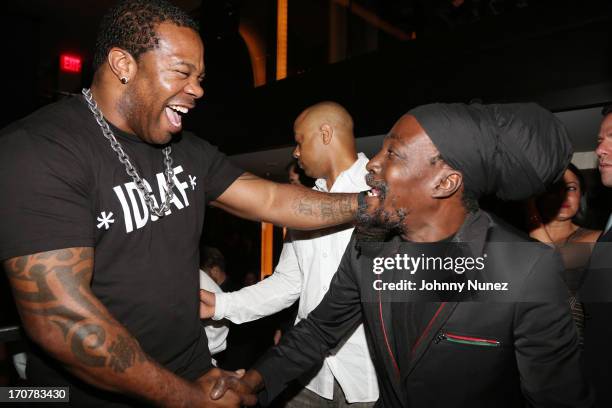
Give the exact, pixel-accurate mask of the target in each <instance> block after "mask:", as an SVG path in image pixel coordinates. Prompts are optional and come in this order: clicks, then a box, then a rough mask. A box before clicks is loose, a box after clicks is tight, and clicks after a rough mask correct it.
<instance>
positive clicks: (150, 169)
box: [0, 96, 242, 382]
mask: <svg viewBox="0 0 612 408" xmlns="http://www.w3.org/2000/svg"><path fill="white" fill-rule="evenodd" d="M113 131H114V133H115V136H116V138H117V140H118V141H119V143H121V145H122V146H123V149H124V150H125V152H126V153H127V154H128V156H129V157H130V159H131V161H132V164H133V165H134V166H135V167H136V168H137V170H138V172H139V174H140V176H141V177H142V178H143V179H144V180H145V181H146V184H148V185H149V186H150V188H151V189H152V191H153V192H154V196H155V199H156V202H157V203H158V204H159V203H160V202H162V201H163V199H164V198H165V196H164V194H163V187H164V186H165V178H164V161H163V155H162V147H160V146H154V145H150V144H147V143H145V142H143V141H141V140H140V139H139V138H138V137H137V136H134V135H130V134H127V133H125V132H122V131H120V130H118V129H117V128H114V127H113ZM0 141H1V146H2V147H1V148H0V190H1V191H2V195H3V198H2V200H0V259H6V258H10V257H15V256H20V255H27V254H33V253H38V252H43V251H49V250H54V249H60V248H69V247H94V249H95V259H94V262H95V264H94V265H95V266H94V273H93V279H92V283H91V287H92V290H93V293H94V294H95V295H96V296H97V297H98V298H99V299H100V301H101V302H102V303H103V304H104V305H105V306H106V308H107V309H108V310H109V312H110V313H111V314H112V315H113V316H114V317H115V318H116V319H117V320H118V321H119V322H121V324H123V325H124V326H125V327H126V328H127V329H128V330H129V331H130V333H132V334H133V335H134V336H135V337H136V338H137V339H138V341H139V342H140V344H141V346H142V348H143V350H144V351H145V352H146V353H147V354H148V355H150V356H151V357H153V358H154V359H155V360H157V361H158V362H160V363H161V364H163V365H164V366H166V367H167V368H168V369H170V370H172V371H174V372H176V373H177V374H179V375H182V376H184V377H186V378H195V377H197V376H198V375H200V374H201V373H202V372H204V371H206V370H207V369H208V368H209V365H210V355H209V354H208V348H207V341H206V337H205V334H204V331H203V330H202V329H201V325H200V320H199V318H198V299H199V298H198V287H199V277H198V264H199V240H200V235H201V232H202V225H203V221H204V212H205V207H206V204H208V203H209V202H210V201H212V200H214V199H216V198H217V197H218V196H219V195H221V194H222V193H223V192H224V191H225V190H226V189H227V188H228V187H229V186H230V185H231V184H232V183H233V182H234V180H235V179H236V178H237V177H238V176H239V175H240V174H241V173H242V171H241V170H239V169H238V168H236V167H234V166H233V165H232V164H231V163H230V162H229V161H228V160H227V158H226V157H225V155H223V154H222V153H220V152H219V151H218V150H217V149H216V148H215V147H213V146H211V145H210V144H209V143H207V142H205V141H204V140H201V139H199V138H197V137H195V136H194V135H192V134H189V133H188V132H183V133H182V134H181V135H179V136H174V138H173V141H172V153H171V157H172V160H173V165H172V166H173V169H174V177H175V179H174V181H175V186H174V199H173V200H172V204H171V208H170V211H169V212H168V213H167V214H166V216H164V217H162V218H159V219H158V218H157V217H155V216H151V215H150V214H149V209H148V208H147V206H146V205H145V202H144V199H143V198H142V196H141V194H140V193H139V192H138V190H137V189H136V186H135V184H134V183H133V181H132V179H131V178H130V177H129V176H128V175H127V173H126V170H125V166H124V165H123V164H121V163H120V162H119V159H118V157H117V153H115V152H114V151H113V150H112V149H111V146H110V143H109V141H108V140H107V139H106V138H105V137H104V136H103V134H102V131H101V129H100V127H99V126H98V124H97V123H96V121H95V119H94V117H93V115H92V113H91V112H90V111H89V109H88V107H87V105H86V102H85V101H84V99H83V98H82V97H80V96H79V97H74V98H70V99H66V100H63V101H60V102H58V103H55V104H52V105H49V106H47V107H45V108H43V109H41V110H39V111H37V112H35V113H33V114H32V115H30V116H29V117H27V118H25V119H23V120H21V121H18V122H16V123H14V124H13V125H11V126H9V127H8V128H6V129H4V130H3V131H2V134H1V137H0ZM203 355H204V356H205V357H204V358H203V357H202V356H203ZM36 360H37V359H36V356H34V357H33V361H31V363H30V362H29V363H28V374H29V375H30V376H31V377H32V378H40V377H41V376H38V377H37V374H40V373H46V374H43V375H42V379H41V380H40V381H41V382H45V381H47V380H48V381H50V382H51V381H55V379H53V378H45V377H49V376H52V374H50V372H49V371H45V369H46V368H49V365H52V364H50V363H49V361H48V360H47V359H45V363H43V362H42V359H41V360H40V361H36ZM38 363H40V364H38ZM45 366H46V367H45ZM37 369H40V372H39V373H37V372H36V370H37ZM53 375H55V373H54V374H53ZM71 381H73V379H71Z"/></svg>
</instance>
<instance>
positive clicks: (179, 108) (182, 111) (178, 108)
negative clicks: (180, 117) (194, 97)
mask: <svg viewBox="0 0 612 408" xmlns="http://www.w3.org/2000/svg"><path fill="white" fill-rule="evenodd" d="M168 107H169V108H170V109H172V110H175V111H177V112H181V113H187V112H189V109H187V108H186V107H184V106H179V105H168Z"/></svg>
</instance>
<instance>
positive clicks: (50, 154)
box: [0, 128, 95, 259]
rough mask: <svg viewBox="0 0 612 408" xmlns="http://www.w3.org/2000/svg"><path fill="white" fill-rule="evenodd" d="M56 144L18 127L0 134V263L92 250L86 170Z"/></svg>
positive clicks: (74, 154)
mask: <svg viewBox="0 0 612 408" xmlns="http://www.w3.org/2000/svg"><path fill="white" fill-rule="evenodd" d="M62 140H63V139H62V138H61V137H54V135H50V134H49V135H32V134H31V133H29V132H28V131H27V130H25V129H23V128H17V129H14V130H10V131H4V132H2V135H0V141H2V145H3V148H2V149H0V191H2V199H1V200H0V259H7V258H11V257H15V256H22V255H28V254H33V253H38V252H44V251H50V250H54V249H60V248H70V247H87V246H94V242H95V241H94V240H95V238H94V227H93V222H94V220H93V216H92V210H91V208H90V202H91V201H90V200H91V197H89V186H90V185H91V184H92V182H91V181H89V180H88V177H89V178H91V177H90V175H91V169H89V170H88V169H85V168H84V165H83V164H82V163H83V158H82V156H83V155H82V154H81V153H79V152H78V151H77V150H76V148H75V147H74V146H70V144H69V143H67V142H66V141H65V139H64V141H62Z"/></svg>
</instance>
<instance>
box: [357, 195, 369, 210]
mask: <svg viewBox="0 0 612 408" xmlns="http://www.w3.org/2000/svg"><path fill="white" fill-rule="evenodd" d="M366 194H367V192H366V191H362V192H360V193H359V194H357V209H358V210H361V209H365V208H366V207H367V206H368V205H367V204H366V201H365V198H366Z"/></svg>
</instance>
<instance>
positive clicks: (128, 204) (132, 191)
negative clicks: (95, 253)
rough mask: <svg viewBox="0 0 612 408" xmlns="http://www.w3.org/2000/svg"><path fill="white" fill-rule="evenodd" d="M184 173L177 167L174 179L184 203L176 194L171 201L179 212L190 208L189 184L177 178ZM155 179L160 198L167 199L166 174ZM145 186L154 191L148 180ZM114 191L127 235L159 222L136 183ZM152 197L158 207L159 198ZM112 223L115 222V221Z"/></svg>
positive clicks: (156, 176)
mask: <svg viewBox="0 0 612 408" xmlns="http://www.w3.org/2000/svg"><path fill="white" fill-rule="evenodd" d="M182 172H183V167H182V166H176V167H175V168H174V178H173V179H174V186H175V187H176V189H177V190H178V193H179V194H180V196H181V198H182V199H183V201H182V202H181V200H180V199H179V196H178V194H175V195H174V197H173V198H172V201H170V202H171V203H172V204H173V205H174V206H175V207H176V209H177V210H182V209H183V208H185V207H188V206H189V199H188V198H187V193H186V190H188V189H189V183H187V182H186V181H181V180H179V179H178V177H177V175H178V174H180V173H182ZM189 177H190V182H191V176H189ZM155 179H156V180H157V189H158V192H159V194H160V196H161V197H165V195H166V188H167V184H166V180H165V178H164V174H163V173H161V172H160V173H157V174H156V175H155ZM143 184H144V185H145V188H146V189H147V190H148V191H153V189H152V188H151V185H150V184H149V182H148V181H147V180H145V179H143ZM192 189H195V188H194V186H193V185H192ZM124 190H125V192H124ZM113 191H114V192H115V195H116V196H117V198H118V199H119V203H120V204H121V208H122V209H123V220H124V222H125V232H126V233H128V234H129V233H130V232H132V231H134V229H140V228H142V227H144V226H145V225H147V223H148V222H149V221H157V220H158V217H157V216H155V215H154V214H150V211H149V208H148V207H147V205H146V202H145V199H144V196H143V195H142V193H141V192H140V191H139V190H138V188H137V187H136V185H135V184H134V182H132V181H131V182H129V183H125V184H123V185H118V186H115V187H113ZM126 193H127V194H126ZM151 197H152V198H153V203H154V205H155V206H157V202H158V200H157V197H156V196H154V195H153V196H151ZM111 214H112V213H111ZM170 214H172V211H170V209H168V211H166V213H165V215H166V216H168V215H170ZM98 221H100V222H101V220H100V218H98ZM112 222H114V220H113V221H112ZM98 228H100V227H98ZM106 229H108V228H106Z"/></svg>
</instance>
